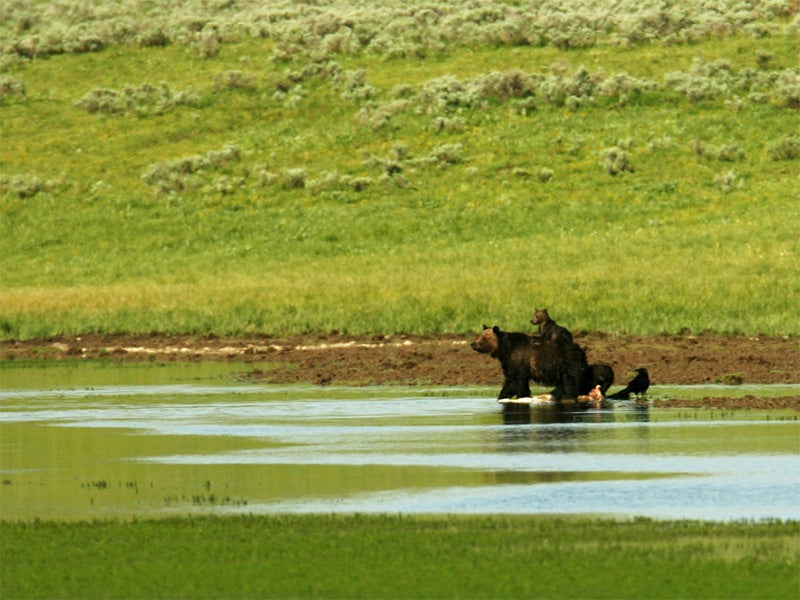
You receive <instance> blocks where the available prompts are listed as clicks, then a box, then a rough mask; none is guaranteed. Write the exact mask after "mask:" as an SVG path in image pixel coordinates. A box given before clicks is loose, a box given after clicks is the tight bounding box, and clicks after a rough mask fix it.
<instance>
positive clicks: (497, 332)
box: [492, 325, 500, 335]
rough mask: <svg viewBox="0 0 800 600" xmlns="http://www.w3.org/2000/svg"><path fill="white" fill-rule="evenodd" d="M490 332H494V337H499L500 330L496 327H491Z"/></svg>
mask: <svg viewBox="0 0 800 600" xmlns="http://www.w3.org/2000/svg"><path fill="white" fill-rule="evenodd" d="M492 331H494V334H495V335H500V328H499V327H498V326H497V325H495V326H494V327H492Z"/></svg>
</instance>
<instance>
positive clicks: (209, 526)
mask: <svg viewBox="0 0 800 600" xmlns="http://www.w3.org/2000/svg"><path fill="white" fill-rule="evenodd" d="M0 532H2V535H3V545H2V564H3V577H2V580H0V586H2V587H0V590H2V595H3V597H4V598H5V597H8V598H28V597H59V598H72V597H80V598H95V597H103V598H117V597H126V598H135V597H148V598H156V597H158V598H161V597H164V598H166V597H191V598H205V597H212V598H240V597H247V598H255V597H280V598H285V597H308V598H312V597H323V598H345V597H346V598H362V597H364V598H366V597H368V598H389V597H391V598H410V597H413V598H442V597H449V598H464V597H469V598H516V597H526V598H530V597H558V598H652V597H658V598H734V597H735V598H773V599H777V598H793V597H795V596H796V593H797V586H798V570H797V559H798V554H797V552H798V548H797V534H798V525H797V523H758V524H753V523H750V524H746V523H733V524H708V523H697V522H683V521H678V522H654V521H649V520H637V521H634V522H614V521H600V520H589V519H558V518H552V519H550V518H549V519H528V518H525V519H522V518H514V517H511V518H497V517H494V518H490V517H470V518H458V517H456V518H452V517H450V518H448V517H437V518H422V519H419V518H417V519H411V518H403V517H390V516H387V517H362V516H353V517H330V516H283V517H266V518H261V517H243V518H228V519H215V518H201V519H175V520H168V521H144V522H135V523H118V522H98V523H93V524H89V523H73V524H69V523H38V522H37V523H30V524H17V523H6V522H4V523H0Z"/></svg>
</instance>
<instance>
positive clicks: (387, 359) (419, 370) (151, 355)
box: [0, 334, 800, 409]
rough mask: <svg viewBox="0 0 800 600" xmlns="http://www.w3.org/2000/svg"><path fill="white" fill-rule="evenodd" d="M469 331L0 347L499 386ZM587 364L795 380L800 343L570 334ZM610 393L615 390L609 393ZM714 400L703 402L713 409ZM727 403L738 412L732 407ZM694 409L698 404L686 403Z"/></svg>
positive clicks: (799, 378)
mask: <svg viewBox="0 0 800 600" xmlns="http://www.w3.org/2000/svg"><path fill="white" fill-rule="evenodd" d="M473 337H474V335H473V334H465V335H446V336H436V337H422V336H407V335H393V336H383V335H379V336H368V337H364V336H362V337H357V336H347V335H339V334H328V335H314V336H302V337H294V338H287V339H276V338H271V337H266V336H253V337H249V338H235V339H231V338H209V337H189V336H165V335H137V336H126V335H114V336H98V335H83V336H77V337H65V338H57V339H48V340H28V341H8V340H7V341H3V342H0V357H1V358H2V359H3V360H20V359H31V358H48V359H54V360H81V359H85V358H106V359H113V360H117V361H122V362H127V361H142V360H157V361H176V360H190V361H203V360H216V361H244V362H248V363H252V368H250V369H248V374H247V377H248V378H249V379H251V380H257V381H260V382H267V383H300V382H302V383H312V384H319V385H326V384H332V383H333V384H356V385H392V384H395V385H397V384H403V385H448V386H460V385H497V386H499V385H500V382H501V379H502V376H501V373H500V368H499V365H498V363H497V362H496V361H494V360H492V359H491V358H489V357H487V356H485V355H480V354H477V353H476V352H474V351H473V350H472V349H471V348H470V347H469V342H470V341H471V340H472V339H473ZM575 340H576V342H577V343H579V344H580V345H582V346H584V347H585V348H586V350H587V354H588V358H589V361H590V362H604V363H607V364H610V365H611V366H612V367H613V368H614V371H615V373H616V378H617V381H616V383H615V386H614V387H615V388H616V386H617V384H623V383H624V382H625V381H626V380H627V377H628V375H629V373H630V371H631V370H633V369H635V368H636V367H641V366H643V367H647V369H648V371H649V372H650V376H651V379H652V381H653V383H654V384H700V383H715V382H716V383H731V384H736V383H799V382H800V339H798V338H769V337H744V336H720V335H713V334H707V335H700V336H672V335H660V336H655V337H648V338H642V337H632V336H615V335H606V334H585V335H576V336H575ZM612 389H614V388H612ZM718 400H719V399H708V402H706V403H705V404H706V405H714V404H715V403H717V404H719V402H717V401H718ZM733 400H734V399H731V402H729V403H727V405H726V406H720V408H723V407H726V408H732V407H741V406H743V405H747V406H760V405H765V407H767V406H766V405H768V407H774V408H780V407H786V406H792V407H793V408H798V409H800V398H780V399H765V398H752V397H751V398H749V399H747V402H744V401H743V399H737V400H736V401H735V402H733ZM731 404H733V405H735V406H731ZM682 405H685V406H689V405H691V406H695V405H697V401H694V402H692V403H686V404H682Z"/></svg>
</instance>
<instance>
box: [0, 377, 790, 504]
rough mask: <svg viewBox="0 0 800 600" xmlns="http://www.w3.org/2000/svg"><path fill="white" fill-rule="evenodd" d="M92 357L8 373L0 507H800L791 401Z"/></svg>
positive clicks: (0, 429) (0, 424)
mask: <svg viewBox="0 0 800 600" xmlns="http://www.w3.org/2000/svg"><path fill="white" fill-rule="evenodd" d="M87 373H88V376H87V377H86V378H85V379H84V380H83V384H82V385H81V383H80V378H79V377H78V376H77V375H76V374H75V373H71V374H70V380H69V384H68V385H64V384H61V383H58V382H57V381H54V379H53V374H52V373H49V374H48V379H47V381H48V382H50V385H48V386H47V387H46V388H44V387H42V388H37V387H36V386H35V382H36V373H35V372H32V373H27V374H26V377H27V378H21V377H20V378H19V379H18V380H17V382H16V383H14V381H15V380H14V378H13V377H12V378H11V381H12V384H11V385H7V381H8V379H7V378H6V377H5V373H4V378H3V389H2V390H0V406H1V407H2V410H1V411H0V470H2V476H1V477H0V481H2V485H0V509H1V510H2V517H3V518H11V519H13V518H34V517H41V518H47V517H58V518H81V519H85V518H94V517H101V516H113V515H116V516H120V515H122V516H130V515H137V516H154V515H155V516H157V515H162V514H174V513H180V514H183V513H187V512H214V513H227V512H280V511H306V512H307V511H322V512H331V511H359V512H370V511H391V512H455V513H461V512H463V513H475V512H478V513H479V512H487V513H498V512H500V513H525V514H531V513H552V512H560V513H574V512H577V513H607V514H619V515H636V514H641V515H648V516H654V517H691V518H715V519H729V518H763V517H774V518H800V509H798V506H797V498H798V497H800V460H799V458H798V457H800V447H798V439H800V425H798V421H797V419H796V415H795V414H794V413H758V412H756V411H742V412H739V413H726V415H725V417H724V418H719V415H717V414H714V413H713V412H708V411H706V412H704V411H694V410H693V411H692V414H691V415H689V414H684V413H682V412H680V411H669V410H649V411H648V410H647V409H642V408H640V407H636V406H634V405H624V404H622V405H618V406H616V407H615V408H609V409H599V410H598V409H576V408H573V407H558V406H534V407H529V406H525V405H513V406H506V407H505V408H502V407H499V406H498V405H497V404H495V403H494V402H493V401H492V400H491V399H490V396H491V391H488V392H486V391H484V390H478V391H475V390H458V389H441V388H436V389H431V390H425V389H420V388H370V389H364V388H318V387H268V386H262V387H258V386H241V385H233V384H231V383H230V381H231V380H230V379H225V378H219V379H215V380H209V379H203V380H200V381H198V380H197V379H198V375H197V374H195V373H194V372H193V374H192V377H191V378H190V380H189V381H186V378H185V377H183V376H181V375H180V373H179V374H177V375H176V374H175V373H173V374H172V375H169V374H168V373H166V372H165V371H164V370H159V371H158V372H157V374H158V378H159V379H158V381H157V382H155V383H152V382H150V381H149V380H148V378H147V374H148V371H147V370H146V369H141V368H139V367H137V370H136V371H135V373H134V372H132V371H126V370H124V369H123V370H121V371H120V372H119V374H118V375H119V377H120V378H121V379H119V378H117V379H112V378H110V376H109V373H107V372H104V373H103V374H102V376H103V379H102V385H95V382H94V381H92V379H91V375H92V373H91V371H87ZM183 373H184V375H185V374H186V372H185V371H184V372H183ZM14 375H16V376H19V373H16V374H14ZM23 379H25V380H26V381H27V382H28V383H27V385H26V384H25V383H24V382H23ZM134 379H135V380H138V381H139V383H138V384H136V383H135V382H134V381H133V380H134ZM797 392H798V390H795V389H790V390H788V393H793V394H796V393H797ZM704 393H706V394H707V393H708V392H707V391H705V392H704Z"/></svg>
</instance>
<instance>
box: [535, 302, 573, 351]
mask: <svg viewBox="0 0 800 600" xmlns="http://www.w3.org/2000/svg"><path fill="white" fill-rule="evenodd" d="M531 323H532V324H533V325H538V326H539V335H540V336H542V337H544V338H548V339H550V340H552V341H554V342H564V343H568V344H571V343H572V334H571V333H570V332H569V330H568V329H567V328H566V327H562V326H561V325H559V324H558V323H556V322H555V321H554V320H553V319H551V318H550V315H549V314H548V312H547V309H546V308H536V309H534V312H533V318H532V319H531Z"/></svg>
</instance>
